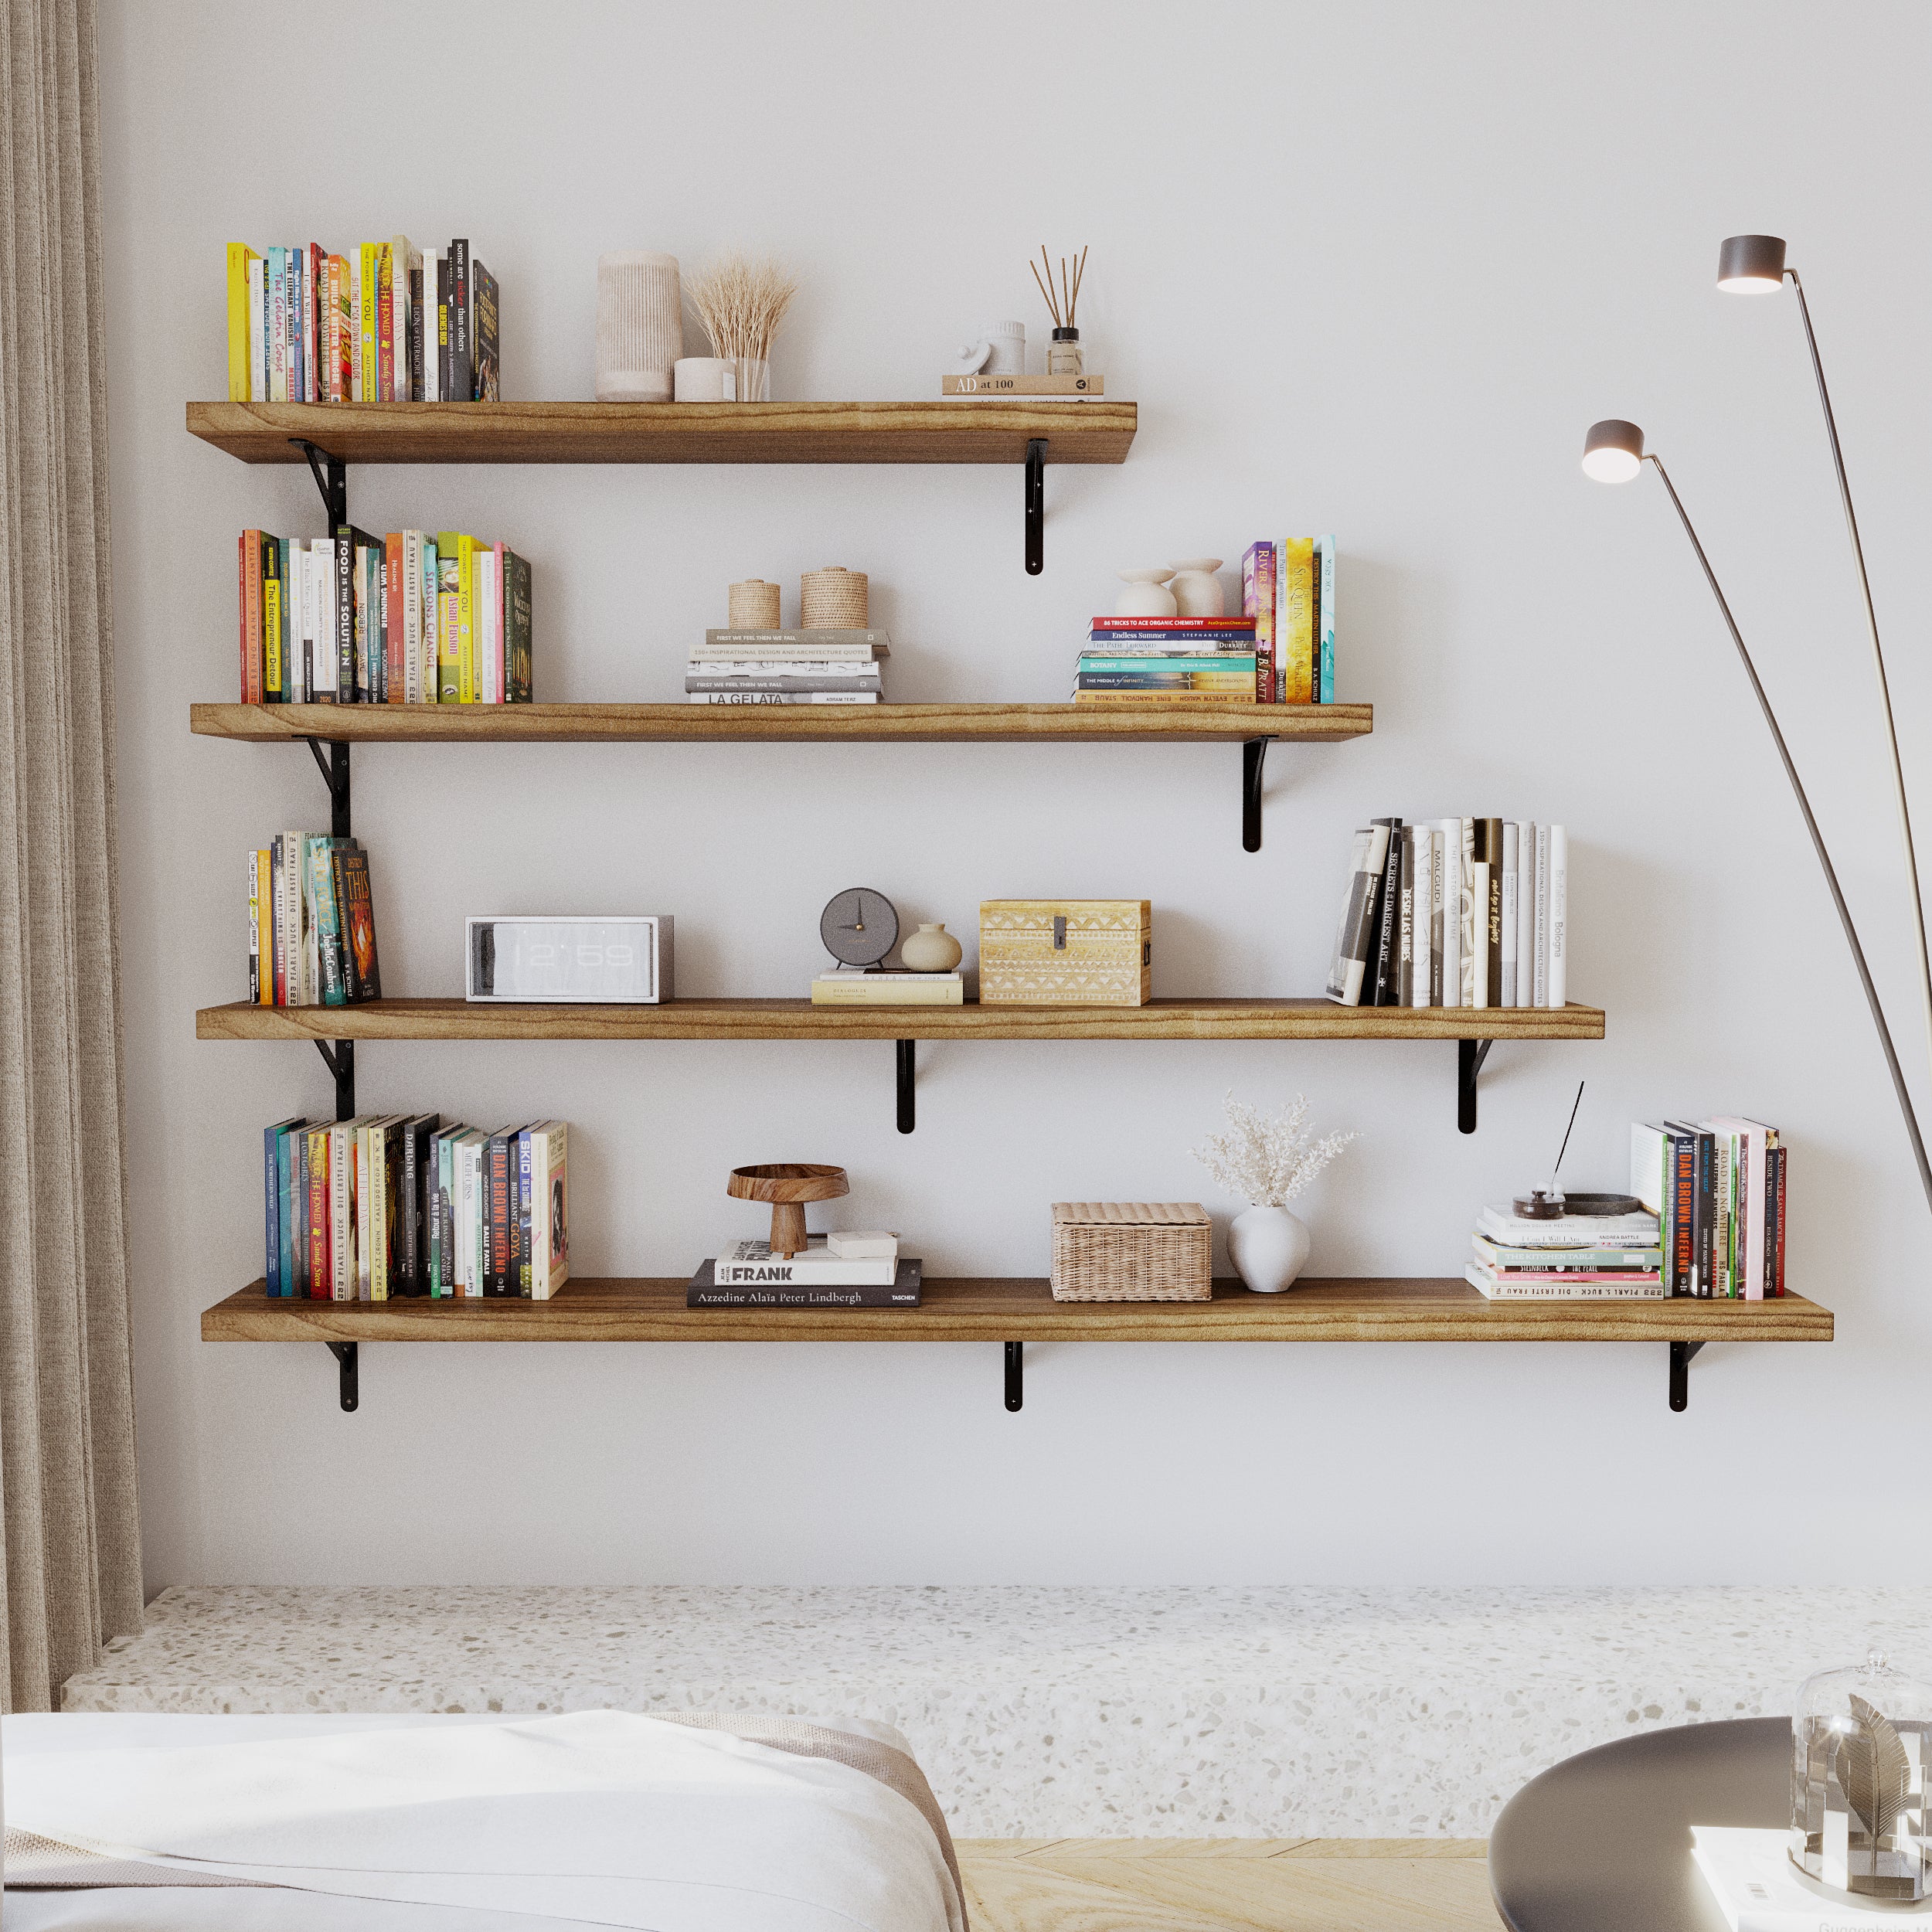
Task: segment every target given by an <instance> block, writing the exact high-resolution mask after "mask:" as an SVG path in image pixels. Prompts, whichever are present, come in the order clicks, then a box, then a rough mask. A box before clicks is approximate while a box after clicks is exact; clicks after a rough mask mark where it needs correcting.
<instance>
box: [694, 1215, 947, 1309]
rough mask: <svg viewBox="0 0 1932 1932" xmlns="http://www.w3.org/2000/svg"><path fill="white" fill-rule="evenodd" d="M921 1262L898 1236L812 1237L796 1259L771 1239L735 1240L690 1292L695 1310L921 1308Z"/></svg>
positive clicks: (701, 1270)
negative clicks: (902, 1251)
mask: <svg viewBox="0 0 1932 1932" xmlns="http://www.w3.org/2000/svg"><path fill="white" fill-rule="evenodd" d="M922 1273H923V1270H922V1267H921V1264H920V1262H919V1261H918V1260H917V1259H916V1258H914V1257H912V1256H910V1255H904V1256H902V1255H901V1254H900V1252H899V1237H898V1236H897V1235H896V1234H885V1233H852V1234H844V1233H840V1234H814V1235H810V1236H807V1238H806V1241H805V1245H804V1247H803V1248H802V1249H801V1250H799V1252H798V1253H795V1254H790V1255H779V1254H774V1253H772V1251H771V1244H770V1242H768V1241H733V1242H732V1243H730V1245H729V1246H728V1247H724V1248H723V1249H720V1250H719V1252H718V1253H717V1255H716V1257H714V1258H713V1260H709V1261H703V1262H700V1263H699V1265H698V1270H697V1272H696V1274H693V1275H692V1277H691V1281H690V1285H689V1287H688V1288H687V1289H686V1291H685V1306H686V1307H687V1308H917V1307H918V1306H919V1296H920V1279H921V1275H922Z"/></svg>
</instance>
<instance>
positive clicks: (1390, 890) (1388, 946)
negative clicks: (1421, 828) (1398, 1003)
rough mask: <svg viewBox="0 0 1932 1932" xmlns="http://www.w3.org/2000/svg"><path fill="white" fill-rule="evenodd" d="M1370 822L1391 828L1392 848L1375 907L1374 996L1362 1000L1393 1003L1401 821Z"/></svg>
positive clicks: (1399, 908) (1399, 903) (1369, 1003)
mask: <svg viewBox="0 0 1932 1932" xmlns="http://www.w3.org/2000/svg"><path fill="white" fill-rule="evenodd" d="M1371 823H1372V824H1375V825H1386V826H1387V827H1388V828H1389V852H1388V856H1387V857H1386V858H1385V859H1383V862H1382V896H1381V903H1379V905H1378V906H1376V944H1375V953H1374V955H1373V965H1374V968H1375V996H1374V998H1372V999H1365V1000H1363V1002H1362V1005H1365V1006H1393V1005H1394V1004H1395V997H1396V943H1397V940H1398V939H1399V937H1400V932H1399V926H1400V920H1401V917H1402V821H1401V820H1400V818H1377V819H1374V820H1372V821H1371Z"/></svg>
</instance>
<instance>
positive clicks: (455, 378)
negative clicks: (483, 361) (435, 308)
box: [450, 241, 475, 403]
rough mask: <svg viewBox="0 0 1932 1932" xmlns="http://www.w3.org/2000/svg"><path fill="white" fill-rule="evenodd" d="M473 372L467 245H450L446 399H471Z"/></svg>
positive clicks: (458, 401)
mask: <svg viewBox="0 0 1932 1932" xmlns="http://www.w3.org/2000/svg"><path fill="white" fill-rule="evenodd" d="M474 380H475V371H474V369H473V368H472V367H471V356H470V245H469V243H468V242H466V241H453V242H451V243H450V397H451V400H452V401H454V402H457V403H467V402H469V401H471V400H472V397H471V386H472V385H473V383H474Z"/></svg>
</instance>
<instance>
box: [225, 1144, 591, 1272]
mask: <svg viewBox="0 0 1932 1932" xmlns="http://www.w3.org/2000/svg"><path fill="white" fill-rule="evenodd" d="M569 1142H570V1131H569V1128H568V1126H567V1124H566V1123H565V1122H564V1121H533V1122H532V1123H531V1124H529V1126H527V1127H504V1128H498V1129H497V1130H496V1131H495V1132H494V1133H485V1132H484V1131H482V1130H481V1128H471V1127H464V1126H461V1125H457V1124H454V1123H452V1124H447V1125H445V1124H444V1121H443V1118H442V1116H441V1115H440V1114H379V1115H362V1116H359V1117H357V1118H355V1119H353V1120H348V1121H304V1120H287V1121H277V1122H276V1123H275V1124H274V1126H273V1127H270V1128H265V1129H264V1131H263V1134H262V1186H263V1191H264V1199H265V1202H266V1218H265V1221H264V1243H263V1247H264V1259H265V1262H266V1267H267V1274H266V1277H265V1279H266V1284H267V1291H268V1294H269V1297H270V1299H271V1300H275V1301H288V1300H296V1301H299V1300H304V1299H306V1300H311V1301H400V1300H402V1299H404V1298H410V1297H416V1298H422V1297H428V1298H432V1299H434V1300H439V1301H440V1300H446V1299H465V1300H475V1299H478V1298H485V1297H496V1298H505V1299H507V1298H515V1297H521V1298H522V1299H524V1300H525V1301H548V1300H549V1298H551V1297H552V1296H553V1295H554V1294H556V1292H557V1291H558V1290H559V1289H560V1288H561V1287H563V1284H564V1283H565V1282H566V1281H568V1280H569V1279H570V1213H569V1208H570V1179H569V1158H568V1157H569V1151H570V1148H569Z"/></svg>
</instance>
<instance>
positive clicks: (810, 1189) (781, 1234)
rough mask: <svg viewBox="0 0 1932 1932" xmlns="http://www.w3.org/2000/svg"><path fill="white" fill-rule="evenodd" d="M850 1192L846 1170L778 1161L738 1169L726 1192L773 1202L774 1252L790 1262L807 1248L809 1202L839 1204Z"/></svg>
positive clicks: (736, 1197)
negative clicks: (840, 1198)
mask: <svg viewBox="0 0 1932 1932" xmlns="http://www.w3.org/2000/svg"><path fill="white" fill-rule="evenodd" d="M849 1191H850V1190H849V1189H848V1188H847V1187H846V1185H845V1169H844V1168H842V1167H815V1166H813V1165H810V1164H809V1163H808V1162H800V1161H777V1162H773V1163H772V1164H771V1165H769V1166H767V1167H734V1168H733V1169H732V1170H731V1183H730V1185H729V1186H728V1187H727V1188H726V1189H725V1192H726V1193H727V1194H729V1195H730V1196H733V1198H734V1199H737V1200H740V1201H769V1202H770V1203H771V1251H772V1253H774V1255H778V1256H781V1257H783V1258H784V1260H787V1261H788V1260H791V1257H793V1256H794V1254H797V1253H799V1252H800V1251H801V1250H802V1249H803V1248H804V1245H805V1203H806V1202H808V1201H835V1200H837V1199H838V1197H839V1196H840V1195H842V1194H844V1193H847V1192H849Z"/></svg>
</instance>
